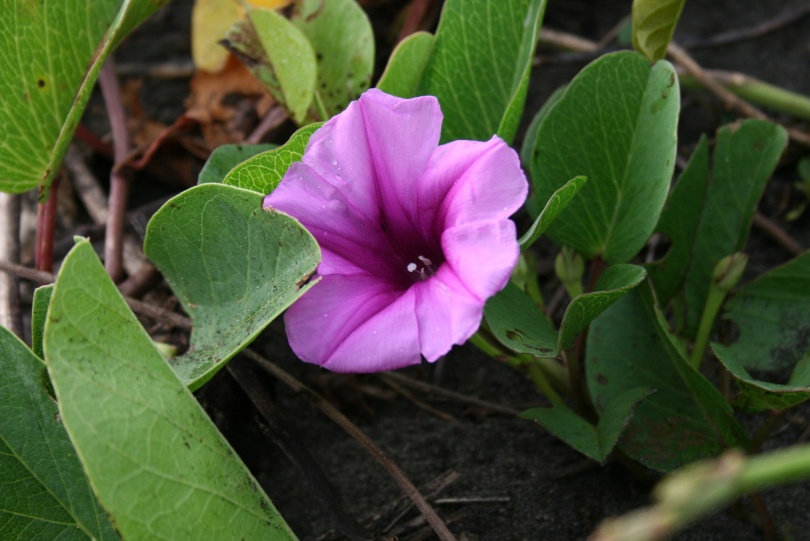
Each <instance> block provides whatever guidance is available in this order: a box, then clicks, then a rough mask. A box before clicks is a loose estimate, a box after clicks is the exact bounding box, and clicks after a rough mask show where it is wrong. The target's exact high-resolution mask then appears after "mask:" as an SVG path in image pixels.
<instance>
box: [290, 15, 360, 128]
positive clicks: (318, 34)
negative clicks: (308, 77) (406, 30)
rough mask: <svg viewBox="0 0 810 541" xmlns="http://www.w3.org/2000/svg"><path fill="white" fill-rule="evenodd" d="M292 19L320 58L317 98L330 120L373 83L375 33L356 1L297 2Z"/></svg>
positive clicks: (318, 117) (313, 116)
mask: <svg viewBox="0 0 810 541" xmlns="http://www.w3.org/2000/svg"><path fill="white" fill-rule="evenodd" d="M290 21H291V22H292V24H293V25H294V26H296V27H297V28H298V29H299V30H300V31H301V32H302V33H303V34H304V35H305V36H306V37H307V39H309V43H310V44H311V46H312V49H313V50H314V51H315V58H316V59H317V62H318V64H317V66H318V68H317V69H318V72H317V82H316V86H315V93H316V95H317V98H316V99H319V100H320V104H321V106H322V107H323V110H324V111H325V112H326V114H327V118H321V116H320V111H319V112H318V114H315V115H313V114H310V120H322V121H326V120H329V117H331V116H333V115H335V114H337V113H339V112H341V111H342V110H344V109H345V108H346V106H347V105H349V102H350V101H352V100H354V99H356V98H357V97H358V96H359V95H360V94H362V93H363V92H364V91H365V90H367V89H368V87H369V86H370V85H371V75H372V72H373V70H374V32H373V31H372V29H371V23H370V22H369V20H368V17H367V16H366V13H365V11H363V9H362V8H361V7H360V6H359V5H357V2H355V0H329V2H324V1H323V0H303V1H300V2H295V3H294V4H293V13H292V16H291V17H290Z"/></svg>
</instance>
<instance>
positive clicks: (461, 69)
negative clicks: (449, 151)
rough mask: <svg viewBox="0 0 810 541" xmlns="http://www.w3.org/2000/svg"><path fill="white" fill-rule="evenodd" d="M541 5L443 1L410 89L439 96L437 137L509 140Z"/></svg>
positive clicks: (518, 0)
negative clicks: (495, 136) (441, 118)
mask: <svg viewBox="0 0 810 541" xmlns="http://www.w3.org/2000/svg"><path fill="white" fill-rule="evenodd" d="M545 8H546V0H447V1H446V2H445V4H444V8H443V9H442V17H441V20H440V21H439V28H438V29H437V30H436V37H435V41H434V45H433V49H432V51H431V54H430V58H428V61H427V64H426V65H425V69H424V72H423V74H422V79H421V81H420V82H419V84H418V85H417V91H416V94H417V95H420V96H424V95H430V96H436V97H437V98H438V99H439V102H440V103H441V107H442V113H443V114H444V123H443V125H442V142H447V141H453V140H456V139H473V140H479V141H484V140H488V139H489V138H490V137H492V134H493V133H497V134H498V135H500V136H501V137H502V138H503V139H504V140H506V141H507V142H511V140H512V138H513V137H514V134H515V131H516V129H517V123H518V121H519V119H520V116H521V113H522V111H523V105H524V102H525V98H526V90H527V88H528V79H529V72H530V70H531V65H532V59H533V57H534V49H535V45H536V44H537V36H538V34H539V32H540V22H541V21H542V19H543V13H544V11H545ZM573 176H575V175H569V176H568V177H566V178H571V177H573ZM549 195H550V194H549Z"/></svg>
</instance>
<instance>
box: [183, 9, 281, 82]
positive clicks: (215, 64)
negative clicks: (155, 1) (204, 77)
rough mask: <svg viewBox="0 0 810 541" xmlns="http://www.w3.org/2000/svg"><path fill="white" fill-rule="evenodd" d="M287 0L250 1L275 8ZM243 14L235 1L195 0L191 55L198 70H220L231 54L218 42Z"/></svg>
mask: <svg viewBox="0 0 810 541" xmlns="http://www.w3.org/2000/svg"><path fill="white" fill-rule="evenodd" d="M289 3H290V0H250V4H251V5H253V6H255V7H264V8H268V9H278V8H281V7H284V6H286V5H287V4H289ZM243 17H244V9H243V8H242V6H241V5H240V4H239V2H236V1H235V0H195V2H194V9H193V10H192V12H191V57H192V58H193V59H194V65H195V66H196V67H197V69H201V70H205V71H207V72H210V73H219V72H220V71H222V70H223V69H224V68H225V63H226V61H227V60H228V55H229V54H230V53H229V52H228V50H227V49H226V48H224V47H223V46H222V44H221V43H220V41H222V38H224V37H225V35H226V34H227V32H228V30H229V29H230V28H231V27H232V26H233V25H234V24H236V22H237V21H239V20H240V19H242V18H243Z"/></svg>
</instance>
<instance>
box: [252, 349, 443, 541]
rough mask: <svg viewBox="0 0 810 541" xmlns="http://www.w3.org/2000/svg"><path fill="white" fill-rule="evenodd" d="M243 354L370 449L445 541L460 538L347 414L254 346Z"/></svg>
mask: <svg viewBox="0 0 810 541" xmlns="http://www.w3.org/2000/svg"><path fill="white" fill-rule="evenodd" d="M242 354H243V355H244V356H245V357H247V358H248V359H250V360H251V361H253V362H254V363H256V364H258V365H259V366H260V367H261V368H262V370H264V371H265V372H267V373H268V374H270V375H271V376H273V377H274V378H276V379H277V380H279V381H281V382H282V383H284V384H285V385H286V386H287V387H289V388H290V389H292V390H293V391H294V392H296V393H300V394H303V395H305V396H306V397H307V398H309V399H310V400H311V401H312V403H313V404H314V405H315V407H317V408H318V409H319V410H320V411H321V413H323V414H324V415H326V416H327V417H329V418H330V419H331V420H332V421H333V422H334V423H335V424H337V425H338V426H339V427H340V428H342V429H343V430H344V431H345V432H346V433H347V434H348V435H349V436H351V437H352V438H354V439H355V440H356V441H357V442H358V443H359V444H360V445H362V446H363V447H364V448H365V449H366V451H367V452H368V453H369V454H370V455H371V456H372V457H373V458H374V459H375V460H376V461H377V462H378V463H379V464H380V465H381V466H382V467H383V468H384V469H385V471H387V472H388V474H389V475H390V476H391V477H392V478H393V479H394V481H395V482H396V483H397V485H399V487H400V489H402V491H403V492H404V493H405V495H406V496H408V498H410V500H411V501H412V502H413V503H414V505H415V506H416V508H417V509H419V511H420V512H421V513H422V516H424V517H425V519H426V520H427V521H428V523H429V524H430V526H431V527H432V528H433V531H434V532H435V533H436V535H437V536H438V538H439V539H440V540H441V541H456V538H455V536H454V535H453V534H452V533H451V532H450V530H449V529H448V528H447V525H446V524H445V523H444V521H442V519H441V518H440V517H439V515H438V514H437V513H436V511H435V510H434V509H433V507H431V505H430V504H429V503H428V501H427V500H426V499H425V497H424V496H423V495H422V493H421V492H419V489H417V488H416V486H415V485H414V484H413V483H412V482H411V480H410V479H408V477H407V476H406V475H405V472H403V471H402V469H401V468H400V467H399V466H398V465H397V464H396V463H395V462H394V461H393V460H392V459H391V458H390V457H389V456H388V455H387V454H386V453H385V452H384V451H383V450H382V449H380V448H379V447H378V446H377V444H376V443H374V442H373V441H372V440H371V438H369V437H368V436H366V434H365V433H364V432H363V431H362V430H360V429H359V428H358V427H357V426H356V425H355V424H354V423H352V422H351V421H350V420H349V419H348V418H347V417H346V416H345V415H343V414H342V413H341V412H340V411H339V410H338V409H337V408H335V407H334V406H333V405H332V404H330V403H329V402H327V400H326V399H325V398H323V397H322V396H321V395H319V394H318V393H316V392H315V391H313V390H312V389H310V388H309V387H307V386H306V385H304V384H303V383H301V382H300V381H298V380H297V379H295V378H294V377H292V376H291V375H290V374H288V373H287V372H285V371H284V370H282V369H281V368H279V367H278V366H276V365H275V364H274V363H272V362H270V361H269V360H268V359H265V358H264V357H262V356H261V355H259V354H258V353H256V352H255V351H253V350H251V349H244V350H242Z"/></svg>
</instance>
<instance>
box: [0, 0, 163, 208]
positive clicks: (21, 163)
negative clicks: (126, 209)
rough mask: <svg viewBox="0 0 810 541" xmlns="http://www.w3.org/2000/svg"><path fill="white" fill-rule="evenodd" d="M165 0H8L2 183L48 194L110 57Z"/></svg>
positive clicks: (1, 62) (0, 19)
mask: <svg viewBox="0 0 810 541" xmlns="http://www.w3.org/2000/svg"><path fill="white" fill-rule="evenodd" d="M167 2H168V0H96V1H94V2H93V3H92V5H88V3H87V1H86V0H59V1H58V2H31V1H30V0H4V1H3V2H2V5H1V6H0V11H1V12H2V16H0V51H3V52H2V54H0V73H2V74H3V76H2V77H0V96H2V99H0V126H2V127H3V128H2V130H1V132H2V133H0V147H2V148H3V152H2V153H0V190H2V191H4V192H14V193H17V192H25V191H28V190H31V189H33V188H37V187H39V189H40V200H44V199H46V198H47V196H48V190H49V189H50V185H51V181H52V180H53V177H54V175H56V174H57V173H58V172H59V169H60V167H61V164H62V159H63V158H64V157H65V153H66V152H67V148H68V145H69V144H70V141H71V139H72V138H73V132H74V131H75V129H76V126H77V125H78V123H79V119H80V117H81V116H82V113H83V112H84V108H85V106H86V105H87V101H88V100H89V99H90V93H91V92H92V90H93V86H94V85H95V82H96V79H97V77H98V73H99V71H100V70H101V66H102V65H103V64H104V61H105V60H106V59H107V57H108V56H109V54H110V52H112V50H113V49H114V48H115V47H116V46H117V45H118V43H120V41H121V39H123V37H124V36H126V35H127V34H128V33H129V32H130V31H132V30H133V29H134V28H135V27H136V26H138V25H139V24H140V23H141V22H142V21H144V20H145V19H147V18H148V17H149V16H150V15H151V14H152V13H154V12H155V11H156V10H157V9H158V8H160V7H161V6H163V5H164V4H166V3H167Z"/></svg>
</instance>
